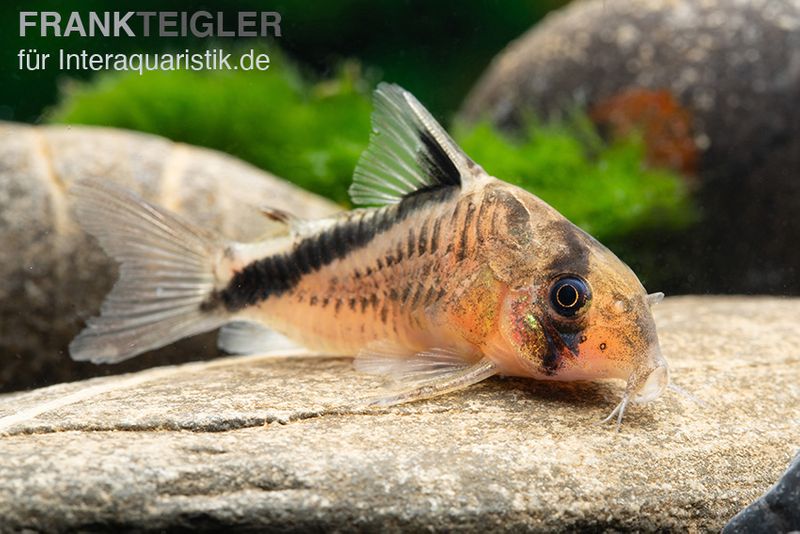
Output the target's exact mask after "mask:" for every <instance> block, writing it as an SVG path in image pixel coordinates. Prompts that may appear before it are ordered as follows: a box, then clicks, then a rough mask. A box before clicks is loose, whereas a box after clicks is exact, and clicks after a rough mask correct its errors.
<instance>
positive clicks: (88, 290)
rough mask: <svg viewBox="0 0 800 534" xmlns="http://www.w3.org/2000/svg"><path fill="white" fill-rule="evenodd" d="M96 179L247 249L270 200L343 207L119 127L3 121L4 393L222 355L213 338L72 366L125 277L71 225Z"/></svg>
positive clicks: (319, 208)
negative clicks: (76, 195)
mask: <svg viewBox="0 0 800 534" xmlns="http://www.w3.org/2000/svg"><path fill="white" fill-rule="evenodd" d="M89 177H95V178H101V179H105V180H110V181H113V182H116V183H119V184H121V185H124V186H125V187H127V188H129V189H132V190H134V191H136V192H138V193H140V194H141V195H142V196H144V197H145V198H146V199H148V200H150V201H154V202H156V203H158V204H161V205H164V206H165V207H167V208H169V209H172V210H174V211H177V212H178V213H182V214H183V215H184V216H186V217H187V218H189V219H191V220H194V221H196V222H197V223H199V224H200V225H202V226H204V227H207V228H211V229H215V230H216V231H218V232H220V233H221V234H222V235H224V236H226V237H228V238H231V239H240V240H245V241H246V240H253V239H256V238H258V237H260V236H262V235H263V234H264V233H265V232H268V231H269V229H270V223H269V222H268V221H267V219H266V218H265V217H263V215H261V214H260V212H259V211H258V209H257V208H258V207H259V206H260V205H262V204H271V205H276V206H280V207H281V208H283V209H286V210H288V211H290V212H294V213H295V214H296V215H298V216H301V217H318V216H320V215H323V214H327V213H331V212H333V211H335V210H336V209H338V208H337V207H336V206H335V205H334V204H332V203H330V202H328V201H327V200H323V199H322V198H320V197H318V196H316V195H313V194H311V193H308V192H306V191H304V190H302V189H300V188H298V187H295V186H293V185H291V184H289V183H287V182H285V181H283V180H281V179H279V178H276V177H274V176H272V175H270V174H268V173H266V172H263V171H260V170H258V169H256V168H255V167H252V166H250V165H247V164H245V163H242V162H241V161H238V160H236V159H235V158H232V157H230V156H226V155H224V154H220V153H217V152H214V151H211V150H206V149H201V148H195V147H191V146H187V145H182V144H178V143H173V142H171V141H168V140H166V139H163V138H160V137H156V136H152V135H145V134H140V133H134V132H126V131H122V130H115V129H111V128H89V127H70V126H47V127H32V126H27V125H21V124H14V123H2V122H0V391H10V390H16V389H23V388H29V387H35V386H43V385H47V384H52V383H55V382H62V381H66V380H75V379H78V378H85V377H89V376H97V375H100V374H110V373H120V372H126V371H131V370H136V369H144V368H146V367H151V366H153V365H158V364H164V363H177V362H183V361H187V360H189V359H198V358H203V357H211V356H214V355H217V354H218V353H217V349H216V341H215V339H216V335H215V334H206V335H201V336H197V337H195V338H192V339H189V340H184V341H181V342H179V343H178V344H176V345H174V346H172V347H167V348H165V349H162V350H160V351H156V352H154V353H150V354H147V355H144V356H142V357H141V358H136V359H135V360H132V361H129V362H125V363H123V364H120V365H115V366H97V365H94V364H91V363H79V362H74V361H72V360H71V359H70V358H69V355H68V354H67V350H66V347H67V345H68V343H69V342H70V341H71V340H72V338H73V337H74V336H75V334H77V333H78V332H79V331H80V330H81V328H82V327H83V322H84V320H85V319H87V318H88V317H91V316H92V315H96V314H97V313H98V311H99V309H100V303H101V301H102V299H103V297H104V296H105V294H106V293H107V292H108V290H109V289H110V288H111V286H112V284H113V281H114V279H115V276H116V274H115V273H116V267H115V265H114V263H113V262H112V261H111V260H110V259H109V258H108V257H106V256H105V254H104V253H103V252H102V251H101V250H100V247H99V246H98V245H97V244H96V242H95V241H94V239H92V238H90V237H89V236H88V235H86V234H85V233H84V232H83V231H82V230H81V229H80V228H79V227H78V225H77V223H76V222H75V220H74V219H73V215H72V205H71V199H70V197H69V195H68V189H69V187H70V185H71V184H72V183H74V182H75V181H76V180H80V179H82V178H89ZM273 229H274V226H273ZM190 354H191V356H188V355H190Z"/></svg>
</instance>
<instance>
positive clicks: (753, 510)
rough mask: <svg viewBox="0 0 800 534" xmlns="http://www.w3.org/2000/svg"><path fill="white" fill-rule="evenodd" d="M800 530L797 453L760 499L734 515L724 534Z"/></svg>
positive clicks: (798, 461)
mask: <svg viewBox="0 0 800 534" xmlns="http://www.w3.org/2000/svg"><path fill="white" fill-rule="evenodd" d="M797 531H800V454H798V455H797V456H795V458H794V461H793V462H792V465H790V466H789V469H788V470H787V471H786V473H784V475H783V476H782V477H781V479H780V480H779V481H778V483H777V484H775V485H774V486H773V487H772V488H770V490H769V491H768V492H767V493H766V494H764V496H763V497H761V498H760V499H758V500H757V501H756V502H754V503H753V504H751V505H750V506H748V507H747V508H745V509H744V510H742V511H741V512H739V513H738V514H736V516H735V517H734V518H733V519H731V521H730V523H728V524H727V525H725V528H724V529H722V532H723V534H738V533H746V532H797Z"/></svg>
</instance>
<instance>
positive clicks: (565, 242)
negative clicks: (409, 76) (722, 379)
mask: <svg viewBox="0 0 800 534" xmlns="http://www.w3.org/2000/svg"><path fill="white" fill-rule="evenodd" d="M374 104H375V110H374V113H373V116H372V134H371V137H370V142H369V146H368V148H367V149H366V151H365V152H364V154H363V155H362V157H361V159H360V161H359V163H358V166H357V167H356V170H355V173H354V179H353V184H352V186H351V188H350V194H351V198H352V200H353V202H354V204H356V205H358V206H362V207H361V208H358V209H355V210H352V211H348V212H343V213H340V214H338V215H335V216H332V217H329V218H324V219H320V220H314V221H308V220H299V219H296V218H294V217H292V216H291V215H290V214H288V213H286V212H284V211H281V210H279V209H267V210H266V214H267V215H269V216H270V217H271V218H273V219H276V220H279V221H280V222H281V224H282V225H283V228H284V230H283V231H282V232H280V233H279V234H278V235H276V236H274V237H271V238H270V239H267V240H265V241H263V242H258V243H235V242H231V241H227V240H225V239H223V238H222V237H220V236H218V235H215V234H214V233H213V232H209V231H206V230H203V229H200V228H197V227H195V225H193V224H191V223H189V222H187V221H185V220H183V219H182V218H180V217H178V216H177V215H174V214H171V213H169V212H168V211H166V210H163V209H161V208H159V207H156V206H153V205H151V204H148V203H147V202H145V201H144V200H142V199H141V198H139V197H138V196H136V195H134V194H133V193H130V192H127V191H125V190H122V189H120V188H118V187H116V186H113V185H110V184H106V183H102V182H98V181H83V182H80V183H79V184H77V185H76V186H75V188H74V194H75V196H76V199H77V214H78V218H79V220H80V222H81V223H82V225H83V226H84V228H85V229H86V230H87V231H88V232H90V233H91V234H93V235H94V236H96V237H97V239H98V240H99V242H100V244H101V245H102V247H103V248H104V249H105V250H106V252H107V253H108V254H109V255H111V256H112V257H113V258H115V259H116V260H117V261H118V262H119V263H120V279H119V281H118V282H117V283H116V285H115V286H114V288H113V290H112V291H111V293H110V294H109V295H108V297H107V298H106V300H105V302H104V304H103V307H102V310H101V314H100V316H99V317H95V318H92V319H90V320H89V321H88V325H87V327H86V329H85V330H83V332H81V334H80V335H78V337H76V338H75V340H74V341H73V342H72V344H71V345H70V352H71V354H72V357H73V358H74V359H76V360H91V361H93V362H97V363H100V362H103V363H113V362H119V361H122V360H125V359H127V358H131V357H133V356H135V355H137V354H140V353H142V352H145V351H148V350H151V349H155V348H157V347H161V346H164V345H167V344H169V343H172V342H174V341H176V340H178V339H181V338H183V337H186V336H191V335H194V334H198V333H200V332H205V331H209V330H212V329H215V328H219V327H223V328H222V330H221V332H220V337H219V345H220V347H221V348H222V349H224V350H226V351H228V352H234V353H252V352H259V351H263V350H268V349H271V348H275V346H276V345H278V344H280V345H281V346H286V345H287V344H288V345H292V346H293V345H295V344H296V345H299V346H302V347H305V348H306V349H308V350H312V351H316V352H319V353H323V354H330V355H347V356H353V357H355V359H356V360H355V365H356V368H357V369H359V370H361V371H364V372H369V373H376V374H383V375H388V376H390V377H391V378H393V379H395V380H396V381H398V382H400V384H401V387H400V389H397V390H394V391H392V392H387V393H385V395H384V396H382V397H379V398H377V399H376V400H375V402H374V403H373V404H381V405H390V404H397V403H400V402H407V401H413V400H418V399H421V398H426V397H432V396H434V395H439V394H442V393H445V392H449V391H453V390H457V389H461V388H464V387H467V386H469V385H471V384H474V383H476V382H479V381H481V380H484V379H486V378H488V377H490V376H492V375H497V374H500V375H513V376H522V377H530V378H535V379H540V380H593V379H600V378H620V379H623V380H626V381H627V386H626V388H625V392H624V395H623V398H622V401H621V402H620V404H619V405H618V406H617V407H616V408H615V409H614V411H613V412H612V413H611V415H610V416H609V419H611V418H613V417H614V416H616V417H617V420H618V421H621V420H622V415H623V413H624V411H625V408H626V406H627V405H628V403H629V402H639V403H643V402H648V401H651V400H653V399H655V398H657V397H658V396H660V395H661V393H662V392H663V391H664V389H665V388H666V386H667V384H668V382H669V372H668V367H667V363H666V361H665V360H664V358H663V357H662V355H661V350H660V348H659V343H658V337H657V334H656V327H655V324H654V321H653V317H652V315H651V312H650V305H651V303H652V301H654V300H657V298H658V297H657V295H651V296H648V295H647V293H646V292H645V290H644V288H643V287H642V284H641V283H640V282H639V279H638V278H637V277H636V275H635V274H634V273H633V272H632V271H631V269H629V268H628V266H626V265H625V264H624V263H623V262H622V261H620V260H619V259H618V258H617V257H616V256H615V255H614V254H613V253H611V251H609V250H608V249H607V248H606V247H604V246H603V245H601V244H600V243H599V242H597V241H596V240H595V239H593V238H592V237H591V236H589V235H588V234H586V233H585V232H584V231H582V230H581V229H579V228H578V227H576V226H575V225H573V224H572V223H570V222H569V221H568V220H567V219H566V218H564V217H563V216H562V215H560V214H559V213H558V212H557V211H556V210H555V209H553V208H552V207H550V206H549V205H547V204H546V203H544V202H543V201H542V200H540V199H539V198H537V197H536V196H534V195H532V194H531V193H529V192H527V191H525V190H523V189H520V188H519V187H515V186H513V185H510V184H508V183H505V182H503V181H501V180H498V179H497V178H494V177H492V176H489V175H488V174H487V173H486V172H485V171H484V170H483V169H482V168H481V167H480V166H479V165H478V164H476V163H475V162H474V161H472V160H471V159H470V158H469V157H468V156H467V155H466V154H465V153H464V152H463V151H462V150H461V149H460V148H459V147H458V146H457V145H456V144H455V142H454V141H453V140H452V139H451V138H450V136H449V135H448V134H447V133H446V132H445V131H444V129H443V128H442V127H441V126H440V125H439V124H438V123H437V122H436V121H435V120H434V118H433V117H432V116H431V115H430V114H429V113H428V111H427V110H425V108H424V107H423V106H422V105H421V104H420V103H419V102H418V101H417V100H416V99H415V98H414V97H413V96H412V95H411V94H410V93H408V92H406V91H404V90H403V89H401V88H400V87H398V86H395V85H388V84H381V85H380V86H379V87H378V89H377V90H376V91H375V95H374Z"/></svg>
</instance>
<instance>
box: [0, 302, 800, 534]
mask: <svg viewBox="0 0 800 534" xmlns="http://www.w3.org/2000/svg"><path fill="white" fill-rule="evenodd" d="M656 320H657V323H658V326H659V330H660V333H661V338H662V344H663V348H664V352H665V355H666V356H667V357H668V359H669V360H670V361H671V364H672V370H673V378H674V382H675V383H677V384H679V385H680V386H681V387H683V388H685V389H686V390H688V391H689V392H691V393H692V394H693V395H695V396H697V397H698V398H700V399H702V401H703V403H704V404H702V405H698V404H695V403H694V402H692V401H689V400H687V399H685V398H683V397H680V396H677V395H675V394H674V393H671V394H668V395H667V396H666V397H665V398H663V399H661V400H659V401H657V402H655V403H653V404H651V405H646V406H635V407H633V408H632V409H631V410H630V412H629V414H628V416H627V418H626V421H625V423H624V425H623V427H622V432H621V433H619V434H618V433H616V432H614V431H613V427H610V426H602V427H600V426H597V425H596V424H595V423H596V422H597V421H598V420H599V419H601V418H602V417H603V416H604V415H605V414H607V413H608V412H609V411H610V410H611V409H612V407H613V406H614V405H615V404H616V402H617V401H618V396H619V394H620V389H621V388H620V386H619V385H618V384H615V383H598V384H587V383H584V384H556V383H543V382H535V381H529V380H521V379H503V378H497V379H492V380H489V381H487V382H485V383H483V384H479V385H477V386H475V387H473V388H471V389H470V390H468V391H465V392H461V393H457V394H452V395H449V396H446V397H443V398H439V399H434V400H430V401H424V402H420V403H416V404H412V405H407V406H399V407H394V408H390V409H386V410H383V411H376V412H373V413H361V414H350V415H348V414H339V415H336V414H332V413H327V414H325V413H321V412H323V411H324V410H323V408H326V407H331V406H336V405H341V404H342V403H348V402H350V401H352V400H353V399H356V398H361V397H364V396H368V395H370V394H371V392H372V391H373V388H374V387H376V385H377V382H376V381H375V379H374V378H372V377H366V376H362V375H358V374H355V373H354V372H353V371H352V370H351V368H350V364H349V362H348V361H347V360H342V359H326V358H322V359H317V358H301V359H274V358H273V359H267V358H263V357H248V358H239V359H237V358H228V359H224V360H218V361H214V362H206V363H194V364H187V365H186V366H183V367H172V368H169V367H167V368H160V369H153V370H148V371H142V372H140V373H136V374H131V375H124V376H119V377H106V378H96V379H93V380H90V381H86V382H79V383H72V384H61V385H57V386H51V387H49V388H44V389H40V390H35V391H32V392H27V393H16V394H8V395H5V396H4V397H0V433H2V434H3V435H2V437H0V458H3V461H2V462H0V480H3V481H4V483H3V484H0V525H2V527H1V528H0V529H2V528H4V529H6V530H11V529H22V528H30V529H36V530H49V531H54V530H65V529H103V530H105V529H110V528H124V529H143V528H167V527H173V528H175V527H186V528H193V529H210V528H214V527H220V526H227V527H230V526H234V527H238V528H239V529H265V528H270V529H274V530H279V531H291V530H303V529H323V528H324V529H326V530H337V529H338V530H348V531H349V530H354V529H356V530H373V531H374V530H378V529H381V530H384V529H389V530H396V529H399V528H406V529H415V530H422V529H433V530H436V531H445V530H449V529H452V528H455V527H459V528H463V529H469V530H481V531H485V530H486V529H489V528H492V529H497V530H507V531H510V530H517V529H521V528H525V529H535V530H544V529H548V530H550V529H554V530H574V529H578V528H592V529H636V530H642V531H654V530H676V531H686V530H688V531H698V530H699V531H706V530H718V529H720V528H721V527H722V526H723V525H725V524H726V522H727V521H728V520H729V519H730V518H731V517H732V516H733V515H734V514H735V513H736V512H738V511H739V510H741V509H742V508H743V507H744V506H745V505H747V504H748V503H750V502H752V501H753V500H754V499H756V498H757V497H758V496H759V495H761V494H762V493H763V492H764V491H765V490H766V489H767V488H769V487H770V486H771V485H772V484H773V483H774V482H775V481H776V480H777V479H778V477H779V476H780V474H781V472H782V471H783V470H784V469H785V467H786V465H787V464H788V463H789V460H790V458H791V457H792V456H793V455H794V454H795V453H796V451H797V450H798V447H800V432H799V431H798V430H799V429H800V415H798V411H797V407H798V405H800V385H799V384H800V349H798V347H800V324H798V322H799V321H800V300H797V299H792V300H790V299H784V300H780V299H771V298H737V297H728V298H724V297H719V298H718V297H683V298H672V299H667V300H666V301H665V302H664V303H663V304H661V305H660V306H659V307H658V308H657V310H656ZM281 421H283V422H281Z"/></svg>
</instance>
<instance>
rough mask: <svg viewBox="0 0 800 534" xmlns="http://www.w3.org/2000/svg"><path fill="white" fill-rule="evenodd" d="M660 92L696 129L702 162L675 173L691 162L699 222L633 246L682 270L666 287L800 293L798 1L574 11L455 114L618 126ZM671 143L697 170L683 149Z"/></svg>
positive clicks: (504, 121) (639, 1)
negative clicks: (584, 115)
mask: <svg viewBox="0 0 800 534" xmlns="http://www.w3.org/2000/svg"><path fill="white" fill-rule="evenodd" d="M661 91H668V92H669V94H670V95H672V96H673V97H674V99H675V100H676V101H677V102H678V103H679V105H680V108H681V109H679V110H677V111H676V112H675V113H676V114H681V113H687V114H688V117H689V118H690V124H691V132H690V137H689V139H691V141H692V143H693V145H694V147H695V148H696V150H697V154H696V159H697V161H696V164H690V165H688V167H684V166H682V163H683V162H684V160H679V161H678V165H677V166H676V165H671V166H672V167H673V168H678V169H679V170H682V171H684V172H691V170H692V168H693V166H694V165H696V173H697V176H696V177H695V178H694V179H691V178H690V183H691V184H693V186H694V187H695V188H696V190H695V195H696V199H697V204H698V205H699V207H700V209H701V217H702V220H701V222H700V223H699V224H698V225H697V226H696V227H695V228H693V229H692V230H691V231H690V232H688V233H687V235H683V236H678V237H677V238H676V237H675V236H673V237H665V238H664V239H660V238H659V237H658V236H656V237H654V238H652V237H651V238H648V236H641V240H642V243H641V245H642V246H643V247H651V248H652V249H653V251H654V253H658V248H659V247H662V248H663V247H676V249H675V250H671V251H670V252H669V254H672V255H676V254H678V255H679V256H680V257H681V258H683V260H684V261H681V262H674V261H673V262H672V263H673V264H674V268H675V269H676V270H675V271H674V272H673V273H671V274H670V275H668V276H662V277H661V279H660V281H661V282H662V283H665V284H667V287H664V288H663V289H666V290H667V291H672V292H674V291H687V292H724V293H737V292H767V293H792V294H798V293H800V247H798V246H797V243H800V215H798V212H800V105H798V102H800V3H798V2H772V1H769V0H755V1H752V2H739V1H735V0H712V1H701V0H685V1H681V2H655V1H652V0H633V1H627V0H626V1H615V0H590V1H585V2H575V3H573V4H570V5H569V6H567V7H566V8H564V9H562V10H560V11H558V12H556V13H554V14H552V15H550V16H549V17H547V18H546V19H545V20H544V21H543V22H542V23H540V24H539V25H537V26H536V27H534V28H533V29H532V30H530V31H529V32H528V33H527V34H525V35H524V36H522V37H521V38H520V39H519V40H517V41H516V42H514V43H512V44H511V45H510V46H509V47H508V48H507V49H506V50H505V51H504V52H502V53H501V54H500V55H499V56H498V57H497V58H496V59H495V60H494V62H493V63H492V65H491V67H490V68H489V69H488V71H487V72H486V73H485V74H484V75H483V77H482V79H481V80H480V81H479V83H478V84H477V85H476V87H475V88H474V89H473V91H472V92H471V94H470V96H469V97H468V99H467V101H466V103H465V105H464V108H463V116H464V117H465V118H467V119H468V120H477V119H479V118H481V117H485V116H486V117H489V118H490V119H491V120H492V121H493V122H494V123H496V124H497V125H499V126H501V127H502V128H504V129H508V130H515V129H516V128H518V127H519V125H520V123H521V121H522V117H523V116H524V114H525V113H529V112H530V111H531V110H533V111H534V112H536V113H537V114H538V115H539V116H544V117H552V116H554V115H558V114H560V113H563V112H568V111H569V110H571V109H574V108H575V106H576V105H577V106H581V107H585V108H586V109H587V110H589V111H590V112H591V113H592V114H593V115H595V118H596V119H597V118H598V114H599V115H601V117H599V118H600V119H601V120H600V122H611V124H612V126H616V127H619V126H620V123H624V121H625V120H626V119H625V117H624V116H623V117H622V119H620V118H619V114H620V113H622V114H623V115H624V114H625V113H628V114H629V118H630V114H631V113H632V114H633V115H634V116H635V115H636V114H637V111H636V108H635V107H636V106H637V105H639V104H641V100H637V97H638V96H639V95H637V92H638V93H645V94H646V93H648V92H650V93H651V94H653V95H657V94H659V92H661ZM631 95H633V96H631ZM626 97H627V99H626ZM651 104H652V107H653V108H654V109H655V108H656V107H657V106H658V105H659V103H658V101H655V100H653V101H651ZM609 106H611V107H612V108H614V106H616V108H615V109H612V110H611V111H609ZM615 113H616V115H617V119H616V120H614V119H613V118H610V116H611V115H614V114H615ZM603 115H605V117H602V116H603ZM634 118H635V117H634ZM644 129H645V138H647V137H648V135H647V130H648V124H647V122H645V125H644ZM672 133H674V130H673V131H672ZM648 141H652V139H648ZM672 141H673V142H674V143H675V144H674V146H675V147H678V148H679V149H680V150H682V151H684V153H685V156H686V158H688V160H687V161H689V162H690V163H691V161H692V158H693V157H694V156H692V154H691V151H690V150H689V151H687V150H686V148H687V145H686V143H685V141H686V139H681V138H680V137H676V138H675V139H672ZM650 144H651V147H650V148H651V149H650V151H649V155H652V153H653V147H652V142H651V143H650ZM673 153H677V152H673ZM665 261H667V260H665ZM658 263H662V262H660V261H659V262H658ZM634 267H636V266H635V265H634ZM657 278H658V277H657Z"/></svg>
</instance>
